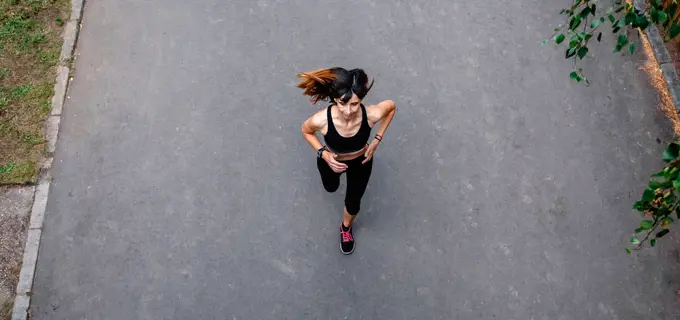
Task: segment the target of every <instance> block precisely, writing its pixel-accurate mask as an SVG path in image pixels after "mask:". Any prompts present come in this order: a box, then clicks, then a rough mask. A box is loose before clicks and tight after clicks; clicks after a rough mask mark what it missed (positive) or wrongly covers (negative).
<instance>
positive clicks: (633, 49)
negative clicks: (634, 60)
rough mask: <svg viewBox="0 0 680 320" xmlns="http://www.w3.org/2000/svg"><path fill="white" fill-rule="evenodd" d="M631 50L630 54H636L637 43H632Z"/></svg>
mask: <svg viewBox="0 0 680 320" xmlns="http://www.w3.org/2000/svg"><path fill="white" fill-rule="evenodd" d="M629 49H630V54H633V53H635V43H631V44H630V47H629Z"/></svg>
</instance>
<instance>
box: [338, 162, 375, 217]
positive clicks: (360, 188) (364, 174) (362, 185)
mask: <svg viewBox="0 0 680 320" xmlns="http://www.w3.org/2000/svg"><path fill="white" fill-rule="evenodd" d="M363 159H364V158H363V157H360V158H359V159H356V160H357V161H354V162H353V163H352V164H350V166H349V168H347V193H346V195H345V212H344V214H343V223H344V225H345V226H346V227H350V226H351V225H352V222H353V221H354V218H356V215H357V214H358V213H359V209H361V198H362V197H363V196H364V192H366V186H367V185H368V180H369V179H370V178H371V171H373V159H371V161H368V162H366V163H365V164H362V163H361V161H363Z"/></svg>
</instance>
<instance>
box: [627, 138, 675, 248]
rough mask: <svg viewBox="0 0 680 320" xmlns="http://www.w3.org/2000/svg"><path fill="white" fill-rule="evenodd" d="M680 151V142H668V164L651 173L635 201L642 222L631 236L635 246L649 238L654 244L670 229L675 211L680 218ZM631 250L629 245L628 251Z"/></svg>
mask: <svg viewBox="0 0 680 320" xmlns="http://www.w3.org/2000/svg"><path fill="white" fill-rule="evenodd" d="M679 155H680V144H678V143H676V142H673V143H671V144H670V145H668V147H667V148H666V151H664V153H663V161H664V162H666V163H668V165H667V166H666V167H665V168H663V170H661V171H659V172H657V173H655V174H653V175H652V176H651V178H650V179H649V184H648V186H647V188H646V189H645V190H644V192H642V197H641V198H640V200H639V201H637V202H635V204H634V205H633V209H635V210H638V211H640V212H641V213H642V220H641V221H640V226H639V227H638V228H637V229H635V233H634V235H633V237H632V238H631V239H630V243H631V244H632V245H633V246H634V249H640V248H641V247H642V245H643V244H644V243H645V242H646V241H647V240H649V244H650V245H651V246H652V247H653V246H655V245H656V241H657V239H659V238H661V237H663V236H665V235H667V234H668V233H669V232H670V231H669V230H668V227H669V226H670V224H671V223H673V222H674V221H675V220H674V219H673V215H675V217H676V218H678V219H680V206H679V204H680V179H679V177H680V158H679ZM639 234H641V237H643V238H642V240H640V238H639V237H638V235H639ZM630 250H631V249H630V248H626V251H628V253H630Z"/></svg>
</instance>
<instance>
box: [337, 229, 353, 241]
mask: <svg viewBox="0 0 680 320" xmlns="http://www.w3.org/2000/svg"><path fill="white" fill-rule="evenodd" d="M340 235H341V236H342V242H350V241H353V240H352V234H351V233H349V230H347V231H343V230H342V229H340Z"/></svg>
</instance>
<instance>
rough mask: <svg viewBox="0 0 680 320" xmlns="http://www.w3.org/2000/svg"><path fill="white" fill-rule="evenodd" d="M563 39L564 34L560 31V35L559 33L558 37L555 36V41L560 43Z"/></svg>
mask: <svg viewBox="0 0 680 320" xmlns="http://www.w3.org/2000/svg"><path fill="white" fill-rule="evenodd" d="M562 41H564V34H561V33H560V34H559V35H557V37H555V43H556V44H560V43H562Z"/></svg>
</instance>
